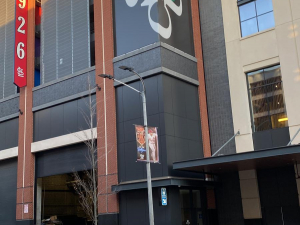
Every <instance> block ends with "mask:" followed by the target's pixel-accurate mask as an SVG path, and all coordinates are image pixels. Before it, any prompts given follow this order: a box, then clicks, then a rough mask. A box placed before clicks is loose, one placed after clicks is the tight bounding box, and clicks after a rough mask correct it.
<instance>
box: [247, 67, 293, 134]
mask: <svg viewBox="0 0 300 225" xmlns="http://www.w3.org/2000/svg"><path fill="white" fill-rule="evenodd" d="M247 78H248V87H249V97H250V104H251V110H252V127H253V131H254V132H256V131H264V130H269V129H276V128H281V127H287V126H288V118H287V114H286V109H285V104H284V94H283V87H282V79H281V70H280V66H279V65H277V66H273V67H269V68H265V69H262V70H258V71H254V72H251V73H247Z"/></svg>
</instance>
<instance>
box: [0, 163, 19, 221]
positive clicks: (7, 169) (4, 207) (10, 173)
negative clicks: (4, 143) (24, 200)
mask: <svg viewBox="0 0 300 225" xmlns="http://www.w3.org/2000/svg"><path fill="white" fill-rule="evenodd" d="M17 167H18V166H17V158H14V159H9V160H4V161H1V163H0V180H1V182H0V199H1V204H0V224H1V225H12V224H15V223H16V201H17V199H16V193H17Z"/></svg>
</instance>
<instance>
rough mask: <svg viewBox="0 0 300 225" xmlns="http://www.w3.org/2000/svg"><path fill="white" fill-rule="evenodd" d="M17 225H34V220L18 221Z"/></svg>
mask: <svg viewBox="0 0 300 225" xmlns="http://www.w3.org/2000/svg"><path fill="white" fill-rule="evenodd" d="M15 224H16V225H34V220H18V221H15Z"/></svg>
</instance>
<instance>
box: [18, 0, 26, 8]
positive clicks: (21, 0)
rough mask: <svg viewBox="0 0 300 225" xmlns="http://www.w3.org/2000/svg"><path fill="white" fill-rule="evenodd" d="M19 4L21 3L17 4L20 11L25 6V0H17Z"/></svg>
mask: <svg viewBox="0 0 300 225" xmlns="http://www.w3.org/2000/svg"><path fill="white" fill-rule="evenodd" d="M19 2H20V3H21V4H19V7H20V8H21V9H24V8H25V6H26V0H19Z"/></svg>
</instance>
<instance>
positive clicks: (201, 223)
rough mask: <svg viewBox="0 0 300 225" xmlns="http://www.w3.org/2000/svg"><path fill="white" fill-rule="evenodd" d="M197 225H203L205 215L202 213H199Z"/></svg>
mask: <svg viewBox="0 0 300 225" xmlns="http://www.w3.org/2000/svg"><path fill="white" fill-rule="evenodd" d="M197 225H203V213H202V211H200V210H198V211H197Z"/></svg>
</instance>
